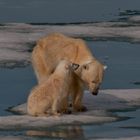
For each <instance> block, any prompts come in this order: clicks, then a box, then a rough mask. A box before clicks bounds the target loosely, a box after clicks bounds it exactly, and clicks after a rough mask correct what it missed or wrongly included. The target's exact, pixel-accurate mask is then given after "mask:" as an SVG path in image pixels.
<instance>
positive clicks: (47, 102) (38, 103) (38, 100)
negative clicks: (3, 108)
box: [27, 60, 79, 116]
mask: <svg viewBox="0 0 140 140" xmlns="http://www.w3.org/2000/svg"><path fill="white" fill-rule="evenodd" d="M78 67H79V65H78V64H73V63H71V62H70V61H67V60H61V61H60V62H59V63H58V65H57V67H56V69H55V71H54V72H53V74H51V75H50V77H49V78H48V79H46V80H44V81H43V82H41V83H40V84H39V85H37V86H36V87H34V88H33V90H32V91H31V93H30V94H29V97H28V101H27V112H28V114H29V115H32V116H47V115H48V111H49V110H50V111H51V114H53V115H59V113H58V111H60V110H61V109H60V108H61V104H63V101H65V100H67V99H68V96H69V88H70V84H71V80H72V74H73V72H74V71H75V70H76V69H77V68H78Z"/></svg>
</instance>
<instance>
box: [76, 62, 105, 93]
mask: <svg viewBox="0 0 140 140" xmlns="http://www.w3.org/2000/svg"><path fill="white" fill-rule="evenodd" d="M76 73H77V75H79V77H80V78H81V80H82V81H83V82H84V83H85V84H86V86H87V87H88V88H89V91H90V92H91V93H92V94H93V95H97V94H98V90H99V88H100V85H101V83H102V80H103V73H104V66H103V65H102V64H101V63H100V62H98V61H97V60H93V61H90V62H88V63H86V64H83V65H80V66H79V68H78V69H77V70H76Z"/></svg>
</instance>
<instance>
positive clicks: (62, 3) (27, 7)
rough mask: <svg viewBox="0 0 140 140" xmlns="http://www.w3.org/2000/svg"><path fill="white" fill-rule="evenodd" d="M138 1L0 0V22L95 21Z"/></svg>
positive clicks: (113, 16) (135, 7) (112, 16)
mask: <svg viewBox="0 0 140 140" xmlns="http://www.w3.org/2000/svg"><path fill="white" fill-rule="evenodd" d="M139 5H140V1H139V0H107V1H106V0H69V1H68V0H67V1H66V0H24V1H22V0H1V1H0V22H23V23H25V22H26V23H27V22H28V23H29V22H32V23H34V22H37V23H40V22H41V23H44V22H45V23H46V22H47V23H60V22H67V23H69V22H91V21H93V22H97V21H105V20H113V19H116V18H118V16H119V13H120V12H122V11H125V10H139V9H140V8H139Z"/></svg>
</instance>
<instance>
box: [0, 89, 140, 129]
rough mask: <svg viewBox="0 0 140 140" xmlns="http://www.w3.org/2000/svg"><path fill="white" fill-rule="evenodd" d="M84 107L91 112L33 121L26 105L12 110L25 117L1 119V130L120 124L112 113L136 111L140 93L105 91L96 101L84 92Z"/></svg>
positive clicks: (132, 90) (138, 90) (14, 116)
mask: <svg viewBox="0 0 140 140" xmlns="http://www.w3.org/2000/svg"><path fill="white" fill-rule="evenodd" d="M83 102H84V105H86V106H87V108H88V111H86V112H80V113H75V112H73V113H72V114H70V115H62V116H60V117H54V116H49V117H32V116H29V115H27V112H26V104H22V105H19V106H16V107H13V108H10V109H9V110H10V111H12V112H14V113H19V114H23V115H12V116H3V117H0V129H2V130H6V129H31V128H33V129H35V128H48V127H51V126H56V125H62V124H89V123H95V124H96V123H97V124H98V123H105V122H112V121H117V120H118V119H122V118H121V117H119V116H117V115H114V114H113V113H112V111H113V112H114V111H118V110H124V109H125V110H126V109H133V108H135V107H137V106H139V105H140V89H128V90H102V91H100V93H99V95H98V96H97V97H94V96H93V95H91V94H89V93H86V92H85V97H84V100H83Z"/></svg>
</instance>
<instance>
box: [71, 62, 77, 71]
mask: <svg viewBox="0 0 140 140" xmlns="http://www.w3.org/2000/svg"><path fill="white" fill-rule="evenodd" d="M71 66H72V69H73V70H77V69H78V68H79V64H75V63H72V65H71Z"/></svg>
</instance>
